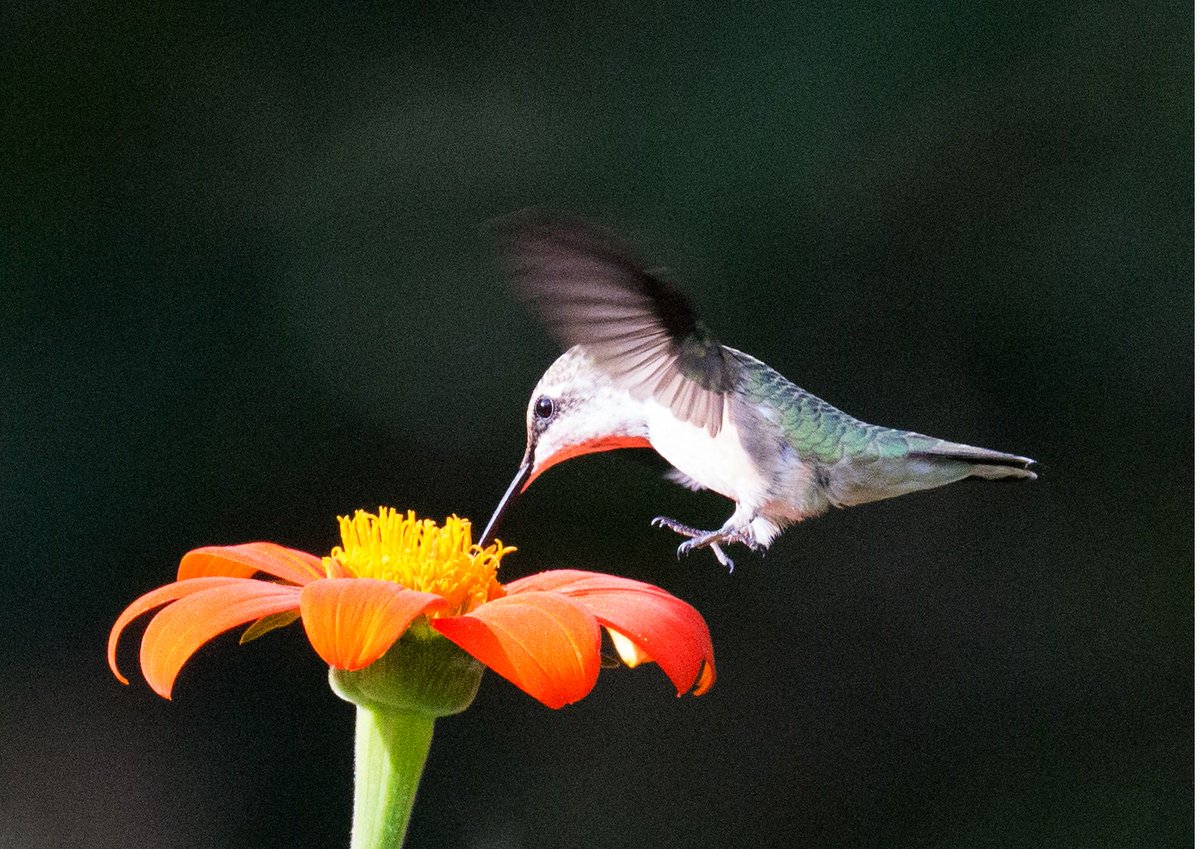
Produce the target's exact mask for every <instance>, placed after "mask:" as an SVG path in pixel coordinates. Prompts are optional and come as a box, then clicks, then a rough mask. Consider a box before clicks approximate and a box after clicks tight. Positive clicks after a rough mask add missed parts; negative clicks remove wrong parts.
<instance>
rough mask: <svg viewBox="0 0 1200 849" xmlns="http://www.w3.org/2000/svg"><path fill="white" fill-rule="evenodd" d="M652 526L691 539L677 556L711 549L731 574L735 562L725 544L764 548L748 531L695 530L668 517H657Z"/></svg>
mask: <svg viewBox="0 0 1200 849" xmlns="http://www.w3.org/2000/svg"><path fill="white" fill-rule="evenodd" d="M650 524H651V525H653V526H654V527H656V528H670V529H671V530H673V531H674V532H675V533H677V534H680V535H681V536H685V537H691V539H687V540H684V541H683V542H682V543H680V545H679V548H678V549H676V551H675V553H676V556H678V557H683V556H684V555H685V554H687V553H688V552H690V551H691V550H692V549H694V548H709V549H712V553H713V556H714V557H716V558H717V562H718V563H720V564H721V565H722V566H724V567H725V568H726V569H728V570H729V571H730V572H732V571H733V560H732V559H731V558H730V557H729V555H728V554H726V553H725V552H724V550H723V549H722V548H721V545H722V544H723V543H727V542H739V543H741V544H742V545H744V546H746V547H747V548H751V549H754V550H755V551H759V550H761V549H762V546H761V545H759V544H758V542H757V541H756V540H755V539H754V537H752V536H751V535H750V534H749V533H747V532H746V531H735V530H732V529H730V528H718V529H717V530H715V531H702V530H700V529H699V528H693V527H691V526H690V525H685V524H683V523H682V522H677V521H676V520H674V519H671V518H668V517H667V516H656V517H655V518H654V519H652V520H651V521H650Z"/></svg>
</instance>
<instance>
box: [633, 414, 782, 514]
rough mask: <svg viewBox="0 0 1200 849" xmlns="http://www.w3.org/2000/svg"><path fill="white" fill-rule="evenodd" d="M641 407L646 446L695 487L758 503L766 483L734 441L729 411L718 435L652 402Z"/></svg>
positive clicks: (739, 445) (733, 429) (733, 428)
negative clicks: (648, 444) (677, 470)
mask: <svg viewBox="0 0 1200 849" xmlns="http://www.w3.org/2000/svg"><path fill="white" fill-rule="evenodd" d="M644 404H645V415H646V426H647V431H648V432H649V435H650V444H651V445H653V446H654V450H655V451H657V452H658V453H659V454H661V455H662V456H663V457H664V458H665V459H666V460H667V462H669V463H670V464H671V465H672V466H675V467H676V468H678V469H679V470H680V471H681V472H683V473H684V474H685V475H687V476H688V477H689V478H691V479H692V480H694V481H696V482H697V483H699V484H701V485H703V486H705V487H707V488H708V489H711V490H713V491H714V492H719V493H721V495H724V496H725V497H726V498H730V499H733V500H734V501H737V502H739V503H748V504H758V503H760V502H761V500H762V497H763V494H764V489H765V486H766V481H765V480H764V479H763V477H762V475H760V474H759V472H758V469H757V467H756V466H755V465H754V463H753V461H752V460H751V459H750V455H749V454H747V453H746V451H745V449H744V448H742V443H741V442H739V441H738V437H737V429H736V428H735V427H734V425H733V423H732V422H731V421H730V420H729V410H728V408H726V410H725V419H724V422H723V424H722V426H721V430H720V432H719V433H718V434H717V435H716V436H709V433H708V430H707V429H705V428H702V427H697V426H696V425H694V424H691V423H690V422H685V421H680V420H679V419H678V418H676V417H675V416H674V415H673V414H672V413H671V411H670V410H669V409H668V408H666V407H664V406H663V405H662V404H659V403H658V402H657V401H654V400H653V399H651V400H647V401H645V402H644Z"/></svg>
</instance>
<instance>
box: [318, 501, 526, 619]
mask: <svg viewBox="0 0 1200 849" xmlns="http://www.w3.org/2000/svg"><path fill="white" fill-rule="evenodd" d="M338 524H339V525H340V526H341V531H342V544H341V545H340V546H337V547H336V548H334V549H333V551H332V552H331V553H330V555H329V556H328V557H326V558H323V560H322V562H323V564H324V566H325V574H326V575H327V576H328V577H330V578H334V577H341V576H345V575H347V574H349V575H351V576H353V577H358V578H378V579H380V580H384V581H394V582H396V583H398V584H402V585H404V586H406V587H408V588H409V589H412V590H419V591H421V592H430V593H436V594H438V595H440V596H441V597H442V598H444V599H446V600H447V601H448V602H449V603H450V604H449V608H448V609H447V610H446V611H445V612H444V613H443V614H442V615H445V616H457V615H460V614H462V613H466V612H468V611H470V610H473V609H474V608H476V607H478V606H479V605H481V604H483V603H484V602H485V601H488V600H489V599H493V598H497V597H499V596H502V595H504V588H503V587H502V586H500V582H499V581H497V580H496V571H497V570H498V569H499V567H500V560H501V558H502V557H504V555H505V554H508V553H509V552H512V551H516V549H515V548H513V547H512V546H509V547H508V548H505V547H504V546H502V545H501V544H500V542H499V541H497V542H494V543H492V544H491V545H489V546H488V547H487V548H481V547H480V546H478V545H476V544H475V543H473V542H471V523H470V521H469V520H467V519H460V518H458V517H457V516H451V517H449V518H448V519H446V524H445V525H444V526H440V527H439V526H438V524H437V523H436V522H434V521H433V520H432V519H420V520H418V519H417V517H416V514H415V513H414V512H413V511H412V510H409V511H408V513H407V514H405V515H401V514H400V513H398V512H396V510H394V509H393V508H391V507H380V508H379V513H378V514H375V513H367V512H366V511H364V510H358V511H356V512H355V514H354V516H353V517H350V516H339V517H338Z"/></svg>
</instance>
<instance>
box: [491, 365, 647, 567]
mask: <svg viewBox="0 0 1200 849" xmlns="http://www.w3.org/2000/svg"><path fill="white" fill-rule="evenodd" d="M525 427H526V438H525V456H524V458H522V460H521V465H520V466H519V467H518V469H517V474H516V477H514V478H513V481H512V483H511V484H509V486H508V490H507V491H506V492H505V493H504V497H503V498H501V499H500V503H499V504H498V505H497V506H496V510H495V512H494V513H493V514H492V518H491V520H490V521H489V522H488V524H487V527H486V528H485V529H484V532H483V534H482V536H481V537H480V544H481V545H485V544H487V542H488V541H489V540H490V538H491V534H492V532H493V531H494V529H495V527H496V524H497V523H498V522H499V520H500V516H501V514H502V513H503V512H504V510H505V509H506V508H507V507H508V505H509V504H510V503H511V502H512V501H513V500H514V499H515V498H516V497H517V495H519V494H520V493H522V492H524V491H525V489H526V488H527V487H528V486H529V485H530V484H531V483H533V481H534V479H535V478H537V477H538V475H540V474H542V472H544V471H546V470H547V469H549V468H550V467H551V466H555V465H557V464H559V463H561V462H562V461H563V460H569V459H571V458H572V457H579V456H582V455H584V454H593V453H595V452H597V451H612V450H614V449H617V448H649V447H651V446H650V442H649V440H648V439H647V435H646V419H645V414H644V413H643V411H642V402H641V401H638V400H636V399H635V398H634V397H633V396H632V395H630V393H629V392H628V390H625V389H621V388H620V387H618V386H616V385H615V384H614V383H613V382H612V380H611V379H610V378H609V377H608V375H606V374H605V373H604V372H603V371H602V370H601V369H599V368H597V367H596V364H595V362H594V361H593V359H592V357H591V355H589V354H588V352H587V350H586V349H585V348H584V347H583V346H581V345H576V346H575V347H573V348H571V349H570V350H568V351H567V352H566V353H565V354H563V355H562V356H561V357H559V358H558V359H557V360H555V361H554V363H553V364H552V365H551V366H550V368H548V369H546V373H545V374H543V375H542V379H541V380H539V381H538V383H537V386H535V387H534V389H533V394H532V395H531V396H530V398H529V406H528V407H527V408H526V410H525Z"/></svg>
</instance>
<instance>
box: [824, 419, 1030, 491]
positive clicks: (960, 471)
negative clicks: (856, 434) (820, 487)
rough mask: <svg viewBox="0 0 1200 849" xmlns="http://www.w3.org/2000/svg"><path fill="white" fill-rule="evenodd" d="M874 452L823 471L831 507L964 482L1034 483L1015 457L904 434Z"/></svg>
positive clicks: (1026, 464)
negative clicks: (1004, 480)
mask: <svg viewBox="0 0 1200 849" xmlns="http://www.w3.org/2000/svg"><path fill="white" fill-rule="evenodd" d="M886 436H887V437H888V438H887V439H886V440H879V441H878V442H877V443H876V446H877V450H875V451H873V452H862V453H861V454H859V455H857V456H851V457H848V458H847V459H846V460H844V461H843V462H841V463H836V464H834V465H832V466H829V467H828V468H827V473H828V478H827V488H826V495H827V496H828V498H829V501H830V503H831V504H834V505H836V506H838V507H850V506H853V505H855V504H866V503H868V502H871V501H880V500H882V499H884V498H895V497H896V496H898V495H905V494H906V493H909V492H919V491H920V490H923V489H934V488H936V487H939V486H945V485H946V484H949V483H954V482H955V481H960V480H963V479H964V478H984V479H986V480H1001V479H1005V478H1008V479H1013V480H1034V479H1036V478H1037V473H1036V472H1034V471H1033V470H1032V469H1031V468H1029V467H1030V466H1032V465H1033V464H1034V461H1033V460H1031V459H1029V458H1028V457H1019V456H1017V455H1016V454H1005V453H1002V452H1000V451H991V450H989V449H987V448H976V447H975V446H973V445H963V444H962V443H959V442H947V441H946V440H944V439H936V438H934V437H931V436H924V435H922V434H919V433H911V432H907V431H890V432H886Z"/></svg>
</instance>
